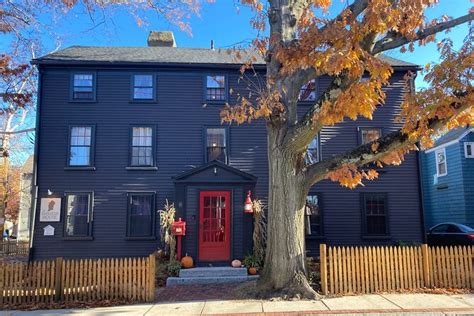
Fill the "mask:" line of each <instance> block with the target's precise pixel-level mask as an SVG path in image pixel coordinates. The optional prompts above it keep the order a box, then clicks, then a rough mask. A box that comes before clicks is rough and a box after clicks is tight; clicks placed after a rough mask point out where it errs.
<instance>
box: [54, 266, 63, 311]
mask: <svg viewBox="0 0 474 316" xmlns="http://www.w3.org/2000/svg"><path fill="white" fill-rule="evenodd" d="M62 269H63V258H61V257H58V258H56V263H55V272H54V301H55V302H59V301H61V298H62V294H63V284H61V282H62V278H61V275H62Z"/></svg>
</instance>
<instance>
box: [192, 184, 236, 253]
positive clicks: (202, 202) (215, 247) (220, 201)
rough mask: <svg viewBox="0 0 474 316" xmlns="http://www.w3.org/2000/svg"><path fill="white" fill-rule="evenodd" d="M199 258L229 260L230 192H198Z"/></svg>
mask: <svg viewBox="0 0 474 316" xmlns="http://www.w3.org/2000/svg"><path fill="white" fill-rule="evenodd" d="M199 260H201V261H226V260H230V192H229V191H201V192H200V194H199Z"/></svg>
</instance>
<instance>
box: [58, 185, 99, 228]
mask: <svg viewBox="0 0 474 316" xmlns="http://www.w3.org/2000/svg"><path fill="white" fill-rule="evenodd" d="M92 200H93V194H92V193H91V192H88V193H84V192H82V193H67V194H66V216H65V229H64V233H65V236H66V237H90V236H92V205H93V202H92Z"/></svg>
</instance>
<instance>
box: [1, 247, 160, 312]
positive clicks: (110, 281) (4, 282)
mask: <svg viewBox="0 0 474 316" xmlns="http://www.w3.org/2000/svg"><path fill="white" fill-rule="evenodd" d="M155 264H156V263H155V256H154V255H150V256H149V257H145V258H104V259H81V260H63V259H62V258H56V260H48V261H34V262H31V263H13V264H4V265H1V266H0V306H1V305H5V304H21V303H34V302H37V303H41V302H43V303H48V302H53V301H56V302H68V301H93V300H111V299H122V300H133V301H153V299H154V297H155Z"/></svg>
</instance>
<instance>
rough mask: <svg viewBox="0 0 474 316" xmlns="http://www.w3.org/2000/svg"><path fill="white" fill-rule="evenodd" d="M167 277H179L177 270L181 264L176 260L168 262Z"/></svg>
mask: <svg viewBox="0 0 474 316" xmlns="http://www.w3.org/2000/svg"><path fill="white" fill-rule="evenodd" d="M167 270H168V276H173V277H176V276H178V275H179V270H181V262H179V261H178V260H170V262H169V263H168V266H167Z"/></svg>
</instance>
